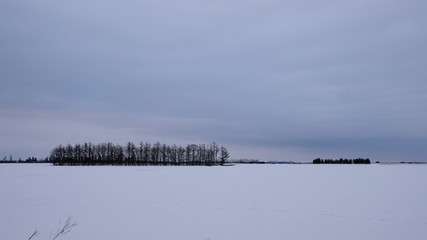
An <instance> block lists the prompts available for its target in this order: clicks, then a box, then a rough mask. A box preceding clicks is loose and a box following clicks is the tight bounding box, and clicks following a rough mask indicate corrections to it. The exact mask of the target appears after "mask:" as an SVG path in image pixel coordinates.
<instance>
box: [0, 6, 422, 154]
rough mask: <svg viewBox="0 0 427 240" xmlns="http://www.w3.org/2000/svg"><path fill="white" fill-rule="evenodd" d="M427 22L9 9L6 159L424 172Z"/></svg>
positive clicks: (239, 10)
mask: <svg viewBox="0 0 427 240" xmlns="http://www.w3.org/2000/svg"><path fill="white" fill-rule="evenodd" d="M426 10H427V3H425V2H424V1H415V0H410V1H405V2H402V1H357V2H343V1H322V2H319V1H311V0H306V1H274V0H268V1H242V0H232V1H214V2H212V1H195V0H187V1H173V0H166V1H155V2H153V1H133V0H125V1H120V2H117V1H99V0H89V1H79V0H78V1H71V2H70V1H68V2H67V1H65V2H64V1H48V0H41V1H26V0H13V1H12V0H5V1H2V2H1V3H0V30H1V38H0V81H1V90H0V110H1V115H0V123H1V125H0V145H1V149H0V154H4V155H9V154H14V155H17V156H22V157H23V158H24V157H27V156H26V155H33V154H36V155H38V156H46V155H47V154H49V150H50V149H51V148H52V147H53V146H55V145H57V144H60V143H66V142H82V141H87V140H91V141H112V142H119V143H121V142H123V141H128V140H131V141H139V140H144V141H157V140H161V141H165V142H171V143H181V142H182V143H184V142H186V141H198V142H205V141H217V142H219V143H220V144H223V145H229V146H232V149H230V150H231V151H232V154H233V156H232V157H236V158H239V157H257V158H262V159H265V160H270V159H271V160H298V161H310V160H311V159H312V158H314V157H371V158H373V159H374V160H377V159H378V160H382V161H387V160H395V161H400V160H411V161H415V160H416V161H424V160H426V157H425V156H426V155H427V150H425V149H427V148H426V147H425V146H426V143H427V126H426V124H425V122H427V107H426V105H425V103H426V102H427V94H426V91H427V81H426V79H427V70H426V68H425V63H426V62H427V47H426V44H425V42H427V30H426V28H425V25H426V23H427V16H426V14H425V11H426ZM24 143H25V145H24ZM233 150H234V151H233Z"/></svg>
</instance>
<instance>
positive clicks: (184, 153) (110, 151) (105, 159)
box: [49, 142, 229, 166]
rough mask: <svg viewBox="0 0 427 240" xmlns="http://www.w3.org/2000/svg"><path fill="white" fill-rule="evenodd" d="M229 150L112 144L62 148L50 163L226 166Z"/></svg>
mask: <svg viewBox="0 0 427 240" xmlns="http://www.w3.org/2000/svg"><path fill="white" fill-rule="evenodd" d="M228 157H229V152H228V150H227V149H226V148H225V147H223V146H218V145H217V144H216V143H211V144H208V145H206V144H198V145H196V144H189V145H187V146H186V147H182V146H177V145H172V146H169V145H166V144H161V143H159V142H157V143H154V144H150V143H144V142H140V143H139V145H135V144H134V143H131V142H128V143H127V144H126V145H125V146H121V145H118V144H113V143H99V144H92V143H90V142H89V143H83V144H76V145H74V146H72V145H71V144H68V145H66V146H63V145H59V146H57V147H56V148H54V149H53V150H52V151H51V154H50V157H49V160H50V161H51V162H52V163H53V164H55V165H205V166H211V165H223V164H224V163H225V161H226V160H227V159H228Z"/></svg>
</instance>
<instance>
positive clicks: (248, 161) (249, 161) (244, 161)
mask: <svg viewBox="0 0 427 240" xmlns="http://www.w3.org/2000/svg"><path fill="white" fill-rule="evenodd" d="M228 163H237V164H265V161H261V160H258V159H246V158H242V159H233V160H229V161H228Z"/></svg>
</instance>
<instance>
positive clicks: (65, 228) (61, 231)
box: [50, 217, 77, 240]
mask: <svg viewBox="0 0 427 240" xmlns="http://www.w3.org/2000/svg"><path fill="white" fill-rule="evenodd" d="M74 226H77V223H76V222H71V217H68V218H67V220H66V221H65V223H64V224H63V225H62V219H61V221H59V225H58V229H57V230H56V232H55V234H53V237H52V233H51V237H50V240H55V239H57V238H58V237H60V236H63V235H65V234H67V233H69V232H70V231H71V230H72V228H73V227H74Z"/></svg>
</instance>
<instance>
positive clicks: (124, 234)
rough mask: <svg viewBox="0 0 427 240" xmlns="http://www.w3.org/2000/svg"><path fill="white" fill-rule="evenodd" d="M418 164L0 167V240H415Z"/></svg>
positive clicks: (420, 235) (421, 222)
mask: <svg viewBox="0 0 427 240" xmlns="http://www.w3.org/2000/svg"><path fill="white" fill-rule="evenodd" d="M426 183H427V165H375V164H374V165H236V166H232V167H220V166H217V167H125V166H121V167H113V166H102V167H88V166H85V167H82V166H78V167H60V166H51V165H49V164H34V165H31V164H2V165H0V194H1V195H0V239H5V240H15V239H16V240H25V239H28V237H29V236H30V235H31V233H32V232H33V231H34V230H35V229H36V228H37V229H38V230H39V232H40V234H39V236H37V237H36V238H35V239H42V240H44V239H48V237H49V234H50V232H51V231H52V230H55V229H56V227H57V226H58V223H59V220H60V219H63V220H64V219H66V218H67V217H68V216H72V217H73V219H74V220H75V221H76V222H77V223H78V226H76V227H75V228H74V229H73V230H72V231H71V232H70V233H69V234H67V235H65V236H64V237H63V238H62V239H70V240H76V239H79V240H82V239H102V240H118V239H149V240H175V239H176V240H178V239H182V240H184V239H185V240H206V239H210V240H225V239H230V240H231V239H233V240H239V239H241V240H260V239H268V240H275V239H277V240H283V239H307V240H308V239H310V240H311V239H328V240H334V239H336V240H342V239H347V240H349V239H357V240H359V239H364V240H369V239H372V240H374V239H375V240H378V239H386V240H392V239H396V240H397V239H399V240H401V239H425V238H426V236H427V205H426V204H427V191H426V187H425V184H426Z"/></svg>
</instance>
